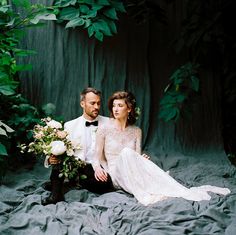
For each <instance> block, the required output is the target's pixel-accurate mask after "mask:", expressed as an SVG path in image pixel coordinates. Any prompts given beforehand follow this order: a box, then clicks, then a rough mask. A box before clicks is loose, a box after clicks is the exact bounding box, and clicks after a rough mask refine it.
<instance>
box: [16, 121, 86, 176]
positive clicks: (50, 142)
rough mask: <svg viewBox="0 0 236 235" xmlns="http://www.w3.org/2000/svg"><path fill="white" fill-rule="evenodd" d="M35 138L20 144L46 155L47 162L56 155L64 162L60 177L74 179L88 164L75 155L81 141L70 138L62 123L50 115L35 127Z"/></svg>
mask: <svg viewBox="0 0 236 235" xmlns="http://www.w3.org/2000/svg"><path fill="white" fill-rule="evenodd" d="M33 138H34V141H33V142H31V143H29V144H28V145H26V144H22V145H21V146H20V148H21V151H22V152H29V153H34V154H36V155H39V156H42V155H43V156H46V158H45V162H46V163H47V161H48V159H49V157H50V156H51V155H54V156H56V157H57V158H58V159H59V161H60V164H62V169H61V173H60V175H59V176H60V177H63V176H64V177H66V178H68V179H72V178H74V177H75V176H76V174H77V172H78V169H79V168H81V167H84V166H85V165H86V163H85V162H84V161H82V160H77V159H76V158H75V157H74V153H75V151H78V150H80V149H81V146H80V143H79V141H77V140H73V141H71V140H69V138H68V132H66V131H65V130H64V129H63V125H62V123H60V122H58V121H55V120H53V119H51V118H50V117H47V118H43V119H41V122H40V123H39V124H37V125H35V126H34V128H33ZM45 165H47V164H45Z"/></svg>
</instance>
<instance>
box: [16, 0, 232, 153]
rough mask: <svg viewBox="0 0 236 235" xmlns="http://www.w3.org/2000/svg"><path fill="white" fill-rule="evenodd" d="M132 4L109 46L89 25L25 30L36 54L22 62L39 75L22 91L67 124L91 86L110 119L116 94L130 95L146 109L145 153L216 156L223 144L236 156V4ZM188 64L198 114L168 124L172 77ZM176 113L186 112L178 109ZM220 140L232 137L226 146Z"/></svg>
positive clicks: (28, 77) (25, 81)
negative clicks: (193, 69) (164, 115)
mask: <svg viewBox="0 0 236 235" xmlns="http://www.w3.org/2000/svg"><path fill="white" fill-rule="evenodd" d="M32 2H33V3H34V2H40V3H43V4H48V5H52V4H53V1H44V0H41V1H32ZM127 2H128V3H129V4H127V5H126V9H127V14H125V13H122V14H121V12H120V13H119V14H118V15H117V16H118V18H119V20H118V21H117V31H118V33H117V34H115V35H114V36H112V37H104V38H103V43H101V42H99V41H98V40H96V39H94V38H89V37H88V33H87V31H86V30H84V28H83V27H76V28H75V29H69V28H68V29H65V26H66V22H64V23H63V22H62V23H55V22H49V23H48V24H47V26H46V27H44V28H39V29H37V30H34V31H29V32H27V36H26V37H25V38H24V40H23V42H22V46H23V47H24V48H25V49H32V48H33V49H35V50H36V51H37V52H38V53H37V55H33V56H30V57H26V58H24V59H23V61H24V62H26V63H32V64H34V69H33V70H32V71H30V72H27V73H21V75H20V78H21V91H22V92H23V93H24V94H25V95H26V96H27V98H28V99H29V100H30V101H31V102H32V103H33V104H34V105H36V106H39V105H42V104H45V103H48V102H52V103H54V104H55V105H56V107H57V110H56V112H57V114H59V115H63V116H64V117H65V119H66V120H69V119H72V118H75V117H77V116H78V115H80V114H81V110H80V108H79V92H80V91H81V90H82V89H83V88H84V87H86V86H94V87H97V88H98V89H101V90H102V92H103V101H104V102H103V104H104V105H103V108H102V113H103V114H106V115H107V114H108V113H107V111H106V110H107V108H106V100H107V98H108V97H109V96H110V95H111V93H112V92H113V91H115V90H120V89H122V90H123V89H127V90H131V91H132V92H133V93H134V94H135V95H136V96H137V100H138V105H139V106H140V107H141V111H142V118H141V119H140V120H139V122H138V125H140V126H141V127H142V129H143V131H144V136H143V140H144V141H143V143H144V147H145V149H146V150H149V151H151V150H152V149H154V148H155V150H156V149H157V148H158V150H159V151H160V152H162V151H164V152H166V151H182V152H188V153H198V152H205V151H216V152H217V151H222V150H223V149H224V145H225V146H226V149H227V150H228V151H232V147H231V146H232V144H230V145H229V144H228V143H229V142H230V141H231V142H232V141H233V140H232V139H233V138H234V134H233V133H234V131H233V130H235V126H234V125H233V122H232V120H233V119H232V117H234V115H235V113H234V112H233V110H232V104H234V102H235V93H233V90H234V89H233V88H232V81H233V79H234V78H235V73H234V71H233V66H232V64H233V61H234V58H235V56H234V55H235V54H234V51H232V50H231V49H232V48H234V42H235V40H234V38H233V35H232V33H231V31H230V30H229V29H228V24H229V23H230V22H231V21H233V19H234V16H233V10H232V9H234V8H233V7H235V4H233V2H232V1H230V0H229V1H220V0H217V1H208V4H205V1H185V0H181V1H165V0H162V1H161V0H160V1H158V0H155V1H127ZM127 2H126V3H127ZM137 3H139V4H137ZM229 52H231V53H229ZM188 62H192V63H196V64H199V65H200V66H199V69H198V71H197V79H199V81H200V82H199V90H200V92H199V91H198V89H197V96H196V94H195V95H194V96H193V97H192V98H194V97H195V98H196V99H193V100H192V99H190V101H189V103H190V105H191V106H192V107H191V109H192V115H191V116H190V117H189V118H188V119H186V118H183V116H182V114H181V115H180V119H179V120H178V122H171V123H165V122H163V121H162V120H160V119H159V118H158V116H159V114H160V105H159V104H160V102H161V100H162V98H163V93H164V90H165V88H166V87H167V86H168V87H171V85H172V82H171V81H170V80H169V78H170V77H171V76H172V75H173V74H174V72H175V71H176V70H177V71H178V69H179V68H180V67H181V66H182V65H185V64H187V63H188ZM234 91H235V90H234ZM184 92H185V90H182V93H184ZM227 99H230V101H229V100H227ZM178 110H179V111H182V110H186V108H185V106H183V105H182V104H181V103H180V104H178ZM174 119H175V118H174ZM226 124H227V125H226ZM228 125H229V126H228ZM230 135H231V137H230V138H229V136H230ZM222 136H224V140H227V138H229V139H228V140H227V141H226V142H225V143H224V141H223V138H222Z"/></svg>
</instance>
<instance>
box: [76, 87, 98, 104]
mask: <svg viewBox="0 0 236 235" xmlns="http://www.w3.org/2000/svg"><path fill="white" fill-rule="evenodd" d="M89 92H92V93H94V94H95V95H98V96H99V97H100V98H101V94H102V93H101V91H99V90H97V89H96V88H93V87H87V88H85V89H84V90H83V91H82V92H81V93H80V101H82V100H84V99H85V96H86V94H87V93H89Z"/></svg>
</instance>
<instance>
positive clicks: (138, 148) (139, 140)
mask: <svg viewBox="0 0 236 235" xmlns="http://www.w3.org/2000/svg"><path fill="white" fill-rule="evenodd" d="M141 150H142V130H141V129H140V128H138V130H137V133H136V149H135V151H136V152H137V153H139V154H140V155H141V154H142V153H141ZM142 156H143V157H144V158H147V159H150V157H149V156H148V155H147V154H145V153H144V154H142Z"/></svg>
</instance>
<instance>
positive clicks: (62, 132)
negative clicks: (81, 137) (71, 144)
mask: <svg viewBox="0 0 236 235" xmlns="http://www.w3.org/2000/svg"><path fill="white" fill-rule="evenodd" d="M67 135H68V134H67V132H65V131H57V136H58V138H60V139H64V138H65V137H66V136H67Z"/></svg>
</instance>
